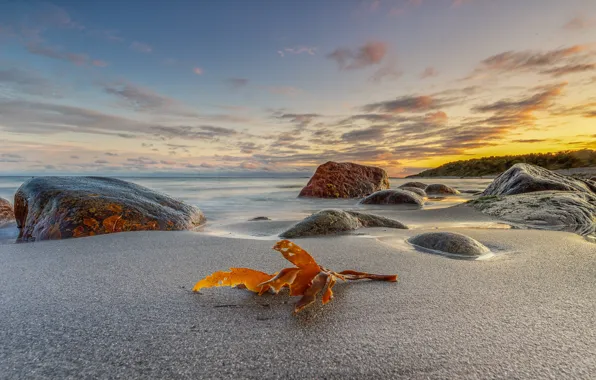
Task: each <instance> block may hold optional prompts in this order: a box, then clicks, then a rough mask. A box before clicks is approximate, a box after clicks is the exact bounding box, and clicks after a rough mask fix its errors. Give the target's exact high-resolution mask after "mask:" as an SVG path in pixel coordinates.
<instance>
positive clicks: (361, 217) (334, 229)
mask: <svg viewBox="0 0 596 380" xmlns="http://www.w3.org/2000/svg"><path fill="white" fill-rule="evenodd" d="M361 227H388V228H400V229H407V228H408V227H406V226H405V225H404V224H402V223H400V222H398V221H397V220H393V219H389V218H385V217H382V216H377V215H371V214H365V213H361V212H356V211H343V210H335V209H327V210H321V211H319V212H317V213H315V214H313V215H311V216H309V217H308V218H306V219H304V220H303V221H301V222H299V223H297V224H295V225H294V226H292V227H291V228H290V229H289V230H287V231H285V232H283V233H282V234H280V236H281V237H283V238H297V237H306V236H318V235H330V234H336V233H340V232H346V231H353V230H356V229H358V228H361Z"/></svg>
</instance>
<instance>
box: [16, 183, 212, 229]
mask: <svg viewBox="0 0 596 380" xmlns="http://www.w3.org/2000/svg"><path fill="white" fill-rule="evenodd" d="M14 214H15V217H16V222H17V227H19V229H20V231H19V240H21V241H36V240H56V239H68V238H77V237H85V236H94V235H102V234H109V233H114V232H125V231H149V230H162V231H179V230H190V229H193V228H195V227H198V226H200V225H201V224H203V223H204V222H205V216H204V215H203V213H202V212H201V211H200V210H199V209H197V208H196V207H193V206H190V205H187V204H185V203H183V202H181V201H178V200H176V199H173V198H171V197H169V196H167V195H165V194H161V193H158V192H155V191H153V190H151V189H148V188H146V187H143V186H139V185H137V184H134V183H130V182H126V181H123V180H119V179H115V178H106V177H37V178H33V179H30V180H28V181H27V182H25V183H23V184H22V185H21V187H20V188H19V189H18V191H17V193H16V194H15V206H14Z"/></svg>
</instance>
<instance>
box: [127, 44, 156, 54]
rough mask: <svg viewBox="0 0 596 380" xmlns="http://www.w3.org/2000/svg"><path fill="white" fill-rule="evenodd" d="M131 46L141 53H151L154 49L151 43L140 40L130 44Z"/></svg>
mask: <svg viewBox="0 0 596 380" xmlns="http://www.w3.org/2000/svg"><path fill="white" fill-rule="evenodd" d="M130 48H131V49H132V50H134V51H136V52H139V53H145V54H147V53H151V52H152V51H153V47H151V46H150V45H148V44H146V43H143V42H138V41H133V42H132V43H131V44H130Z"/></svg>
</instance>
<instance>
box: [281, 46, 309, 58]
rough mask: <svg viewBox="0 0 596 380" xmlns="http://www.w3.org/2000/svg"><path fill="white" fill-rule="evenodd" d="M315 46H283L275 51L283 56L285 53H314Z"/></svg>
mask: <svg viewBox="0 0 596 380" xmlns="http://www.w3.org/2000/svg"><path fill="white" fill-rule="evenodd" d="M316 51H317V48H316V47H314V46H295V47H291V48H283V49H280V50H278V51H277V53H278V54H279V55H280V57H282V58H283V57H285V56H286V54H294V55H295V54H303V53H304V54H308V55H315V54H316Z"/></svg>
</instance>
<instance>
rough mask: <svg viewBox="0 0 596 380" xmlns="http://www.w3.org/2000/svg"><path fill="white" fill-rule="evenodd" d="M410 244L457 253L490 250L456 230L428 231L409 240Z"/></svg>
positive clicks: (474, 253)
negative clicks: (455, 231)
mask: <svg viewBox="0 0 596 380" xmlns="http://www.w3.org/2000/svg"><path fill="white" fill-rule="evenodd" d="M408 241H409V242H410V244H413V245H416V246H419V247H422V248H426V249H431V250H433V251H440V252H446V253H451V254H457V255H466V256H481V255H484V254H487V253H489V252H490V250H489V249H488V248H487V247H486V246H485V245H484V244H482V243H480V242H479V241H477V240H474V239H472V238H471V237H469V236H466V235H462V234H458V233H454V232H428V233H425V234H421V235H416V236H414V237H412V238H410V239H409V240H408Z"/></svg>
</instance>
